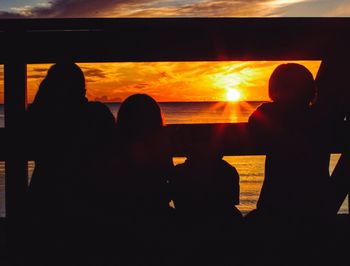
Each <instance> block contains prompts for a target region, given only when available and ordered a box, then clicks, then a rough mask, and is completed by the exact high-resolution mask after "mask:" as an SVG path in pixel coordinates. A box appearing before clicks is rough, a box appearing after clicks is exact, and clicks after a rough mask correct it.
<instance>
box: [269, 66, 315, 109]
mask: <svg viewBox="0 0 350 266" xmlns="http://www.w3.org/2000/svg"><path fill="white" fill-rule="evenodd" d="M316 94H317V89H316V84H315V81H314V78H313V76H312V74H311V72H310V71H309V70H308V69H307V68H306V67H304V66H303V65H300V64H296V63H288V64H281V65H279V66H278V67H277V68H276V69H275V70H274V71H273V72H272V74H271V77H270V80H269V96H270V99H271V100H272V101H274V102H276V103H281V104H283V105H285V106H288V107H302V106H309V105H311V104H312V102H313V101H314V100H315V97H316Z"/></svg>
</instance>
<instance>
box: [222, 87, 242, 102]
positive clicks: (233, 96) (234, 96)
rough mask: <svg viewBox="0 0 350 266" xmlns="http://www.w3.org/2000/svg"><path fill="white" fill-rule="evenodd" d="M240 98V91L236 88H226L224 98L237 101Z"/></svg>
mask: <svg viewBox="0 0 350 266" xmlns="http://www.w3.org/2000/svg"><path fill="white" fill-rule="evenodd" d="M240 98H241V93H240V92H239V91H238V90H236V89H228V90H227V93H226V100H227V101H229V102H237V101H238V100H239V99H240Z"/></svg>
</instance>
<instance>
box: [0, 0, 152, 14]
mask: <svg viewBox="0 0 350 266" xmlns="http://www.w3.org/2000/svg"><path fill="white" fill-rule="evenodd" d="M145 2H152V1H146V0H98V1H96V0H53V1H50V2H49V4H48V5H40V6H34V7H23V8H16V9H15V11H14V12H5V11H1V12H0V17H1V18H21V17H22V18H23V17H34V18H69V17H77V18H79V17H103V16H106V13H108V10H111V9H115V8H118V6H122V5H135V4H139V3H145Z"/></svg>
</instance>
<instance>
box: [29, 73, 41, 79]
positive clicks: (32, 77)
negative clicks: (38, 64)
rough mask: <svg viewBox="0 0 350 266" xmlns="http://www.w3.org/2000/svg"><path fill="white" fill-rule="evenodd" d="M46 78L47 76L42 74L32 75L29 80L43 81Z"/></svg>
mask: <svg viewBox="0 0 350 266" xmlns="http://www.w3.org/2000/svg"><path fill="white" fill-rule="evenodd" d="M44 77H45V75H40V74H31V75H28V76H27V78H28V79H43V78H44Z"/></svg>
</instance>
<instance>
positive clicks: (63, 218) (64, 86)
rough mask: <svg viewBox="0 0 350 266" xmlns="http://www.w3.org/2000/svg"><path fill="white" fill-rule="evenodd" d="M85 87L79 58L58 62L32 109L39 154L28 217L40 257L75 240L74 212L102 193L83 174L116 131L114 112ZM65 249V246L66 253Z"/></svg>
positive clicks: (30, 123) (32, 138)
mask: <svg viewBox="0 0 350 266" xmlns="http://www.w3.org/2000/svg"><path fill="white" fill-rule="evenodd" d="M85 93H86V90H85V78H84V74H83V72H82V71H81V69H80V68H79V67H78V66H77V65H76V64H74V63H57V64H55V65H53V66H52V67H50V69H49V70H48V73H47V75H46V77H45V78H44V80H43V81H42V82H41V84H40V86H39V90H38V92H37V94H36V96H35V99H34V101H33V103H32V104H31V105H30V106H29V108H28V111H27V121H26V122H27V127H28V129H29V138H28V139H29V141H28V143H29V144H28V145H29V150H30V151H31V152H32V154H33V157H34V160H35V169H34V172H33V176H32V180H31V183H30V187H29V197H28V217H29V218H30V220H31V221H32V222H33V223H32V225H33V227H31V230H30V231H32V233H33V235H32V238H33V239H31V241H38V242H39V246H37V247H36V248H35V246H34V247H33V250H34V252H38V254H40V255H39V256H38V257H37V258H40V257H41V256H42V257H44V258H45V256H50V255H49V254H51V255H52V253H50V252H60V251H56V250H55V249H56V248H57V247H58V246H64V245H67V244H68V243H70V242H73V239H74V237H73V234H71V235H70V233H72V232H74V222H75V221H74V220H72V219H71V218H72V217H77V216H79V214H78V213H80V214H82V213H83V212H84V211H83V210H82V209H84V208H82V209H81V208H76V207H77V206H80V207H81V204H80V203H81V202H83V201H85V202H88V201H89V200H91V198H92V197H96V195H87V194H88V193H86V191H85V189H87V188H88V187H90V186H89V185H88V183H87V180H85V179H84V178H83V177H84V175H83V172H84V167H87V166H88V162H91V161H93V159H92V157H94V156H95V155H94V153H98V152H99V151H101V152H102V150H103V149H104V147H105V145H106V143H107V142H108V139H110V137H111V136H112V134H113V132H111V131H112V130H113V127H114V118H113V116H112V114H111V112H110V111H109V110H108V108H107V107H106V106H105V105H103V104H101V103H98V102H88V100H87V98H86V97H85ZM94 158H95V160H98V159H101V156H99V157H94ZM95 178H96V177H95ZM88 197H89V198H88ZM83 198H84V199H83ZM68 221H69V222H68ZM68 228H70V229H71V231H70V230H68ZM69 231H70V232H69ZM60 241H66V242H65V244H62V243H61V244H59V243H60ZM45 242H46V244H45ZM56 244H57V245H56ZM51 245H52V246H51ZM76 248H77V246H76ZM41 249H44V250H41ZM65 255H66V254H64V252H63V251H62V258H64V256H65ZM43 260H44V259H43Z"/></svg>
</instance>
